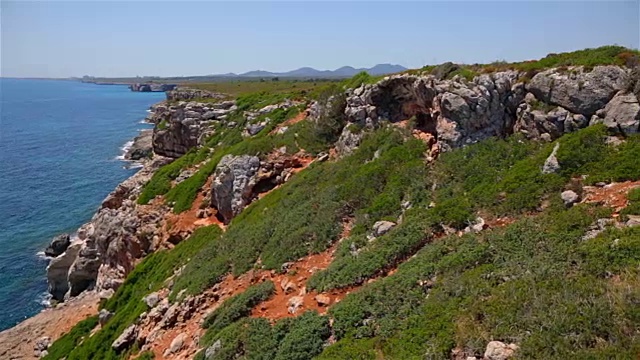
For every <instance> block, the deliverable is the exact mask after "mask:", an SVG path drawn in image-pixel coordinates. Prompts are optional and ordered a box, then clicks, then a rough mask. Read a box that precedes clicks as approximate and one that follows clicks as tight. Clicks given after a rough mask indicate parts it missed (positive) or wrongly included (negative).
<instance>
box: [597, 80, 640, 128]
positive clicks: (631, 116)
mask: <svg viewBox="0 0 640 360" xmlns="http://www.w3.org/2000/svg"><path fill="white" fill-rule="evenodd" d="M604 124H605V125H606V126H607V128H609V129H610V130H612V132H614V133H622V134H634V133H637V132H640V104H638V99H637V98H636V96H635V95H634V94H633V93H624V92H622V91H621V92H619V93H618V94H616V96H614V97H613V99H611V101H610V102H609V103H608V104H607V106H606V107H605V108H604Z"/></svg>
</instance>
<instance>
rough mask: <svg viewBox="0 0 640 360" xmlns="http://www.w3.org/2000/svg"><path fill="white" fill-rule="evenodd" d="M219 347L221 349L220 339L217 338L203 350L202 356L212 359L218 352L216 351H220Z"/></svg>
mask: <svg viewBox="0 0 640 360" xmlns="http://www.w3.org/2000/svg"><path fill="white" fill-rule="evenodd" d="M220 349H222V342H221V341H220V339H218V340H217V341H216V342H214V343H213V345H211V346H209V347H208V348H207V350H205V352H204V358H205V359H212V358H213V357H214V356H215V355H216V354H217V353H218V351H220Z"/></svg>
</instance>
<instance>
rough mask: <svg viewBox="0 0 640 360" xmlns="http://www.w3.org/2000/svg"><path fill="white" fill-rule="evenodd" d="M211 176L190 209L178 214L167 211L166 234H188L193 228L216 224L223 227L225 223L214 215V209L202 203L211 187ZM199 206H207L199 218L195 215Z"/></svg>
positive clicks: (199, 208)
mask: <svg viewBox="0 0 640 360" xmlns="http://www.w3.org/2000/svg"><path fill="white" fill-rule="evenodd" d="M212 179H213V177H209V179H207V182H206V183H205V185H204V186H203V187H202V189H200V191H199V192H198V195H196V199H195V200H194V201H193V205H192V206H191V209H189V210H187V211H184V212H181V213H179V214H174V213H168V214H167V216H166V226H165V228H166V229H167V233H168V234H181V233H182V234H185V233H187V234H190V233H192V232H193V230H195V229H197V228H199V227H202V226H208V225H213V224H216V225H218V226H219V227H220V228H221V229H223V230H224V229H225V228H226V227H225V225H224V224H223V223H222V222H221V221H220V220H219V219H218V218H217V217H216V209H213V208H210V207H209V204H204V205H203V203H204V202H206V199H205V197H206V194H207V192H208V191H209V190H208V189H211V182H212ZM201 208H203V209H204V208H208V212H206V213H207V214H209V216H206V215H205V217H204V218H199V217H198V216H197V214H198V211H199V210H201Z"/></svg>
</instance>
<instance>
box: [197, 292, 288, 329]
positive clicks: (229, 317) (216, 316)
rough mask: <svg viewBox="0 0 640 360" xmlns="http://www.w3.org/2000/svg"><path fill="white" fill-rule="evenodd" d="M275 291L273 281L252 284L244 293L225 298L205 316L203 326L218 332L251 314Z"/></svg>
mask: <svg viewBox="0 0 640 360" xmlns="http://www.w3.org/2000/svg"><path fill="white" fill-rule="evenodd" d="M274 292H275V286H274V285H273V282H271V281H265V282H263V283H261V284H259V285H254V286H251V287H249V288H248V289H247V290H245V291H244V292H243V293H241V294H238V295H236V296H234V297H232V298H229V299H227V300H225V302H224V303H222V305H220V307H219V308H217V309H216V310H215V311H214V312H213V313H211V314H210V315H209V316H207V317H206V318H205V320H204V323H203V324H202V327H204V328H206V329H208V331H207V332H208V333H210V334H216V333H217V332H218V331H220V330H222V329H224V328H225V327H227V326H228V325H230V324H231V323H233V322H236V321H237V320H239V319H240V318H243V317H245V316H247V315H249V314H250V313H251V309H253V308H254V307H255V306H256V305H258V304H259V303H261V302H263V301H265V300H267V299H269V298H270V297H271V296H272V295H273V293H274ZM208 336H212V335H208Z"/></svg>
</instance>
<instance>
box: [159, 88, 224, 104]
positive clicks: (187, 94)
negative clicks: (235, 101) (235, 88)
mask: <svg viewBox="0 0 640 360" xmlns="http://www.w3.org/2000/svg"><path fill="white" fill-rule="evenodd" d="M226 97H227V96H226V95H224V94H220V93H215V92H211V91H207V90H201V89H191V88H182V87H179V88H176V89H174V90H172V91H167V100H168V101H190V100H197V99H218V100H223V99H225V98H226Z"/></svg>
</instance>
